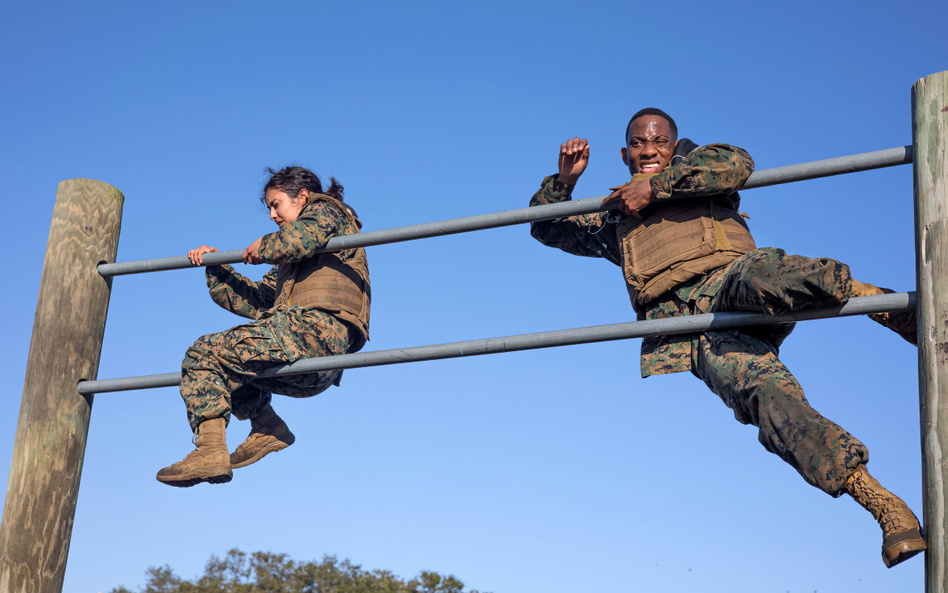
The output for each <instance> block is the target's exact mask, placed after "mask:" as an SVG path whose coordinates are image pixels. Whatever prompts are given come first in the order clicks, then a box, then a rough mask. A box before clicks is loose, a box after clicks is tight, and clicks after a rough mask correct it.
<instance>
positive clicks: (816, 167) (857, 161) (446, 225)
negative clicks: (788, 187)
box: [98, 146, 912, 276]
mask: <svg viewBox="0 0 948 593" xmlns="http://www.w3.org/2000/svg"><path fill="white" fill-rule="evenodd" d="M911 162H912V147H911V146H903V147H901V148H889V149H887V150H877V151H875V152H866V153H862V154H855V155H850V156H843V157H837V158H833V159H826V160H822V161H813V162H809V163H802V164H799V165H788V166H786V167H776V168H773V169H763V170H761V171H756V172H754V173H753V174H751V176H750V178H749V179H748V180H747V183H745V184H744V188H743V189H753V188H755V187H765V186H768V185H776V184H779V183H790V182H792V181H804V180H807V179H816V178H818V177H830V176H832V175H841V174H844V173H855V172H857V171H868V170H871V169H881V168H883V167H893V166H895V165H905V164H908V163H911ZM604 197H605V196H598V197H594V198H584V199H581V200H572V201H569V202H560V203H558V204H546V205H543V206H534V207H533V208H519V209H516V210H506V211H504V212H494V213H492V214H481V215H478V216H467V217H465V218H454V219H451V220H443V221H440V222H428V223H424V224H415V225H411V226H404V227H398V228H394V229H384V230H379V231H367V232H365V233H360V234H358V235H345V236H342V237H333V238H332V239H330V240H329V242H328V243H327V244H326V247H325V248H324V249H322V250H320V252H329V251H341V250H343V249H353V248H355V247H370V246H372V245H385V244H387V243H398V242H401V241H411V240H415V239H427V238H429V237H440V236H442V235H453V234H456V233H466V232H470V231H480V230H484V229H493V228H499V227H504V226H511V225H515V224H524V223H528V222H539V221H542V220H554V219H556V218H564V217H567V216H575V215H578V214H589V213H591V212H602V211H605V210H615V209H617V208H618V204H617V203H612V204H609V205H608V206H605V207H604V206H602V199H603V198H604ZM242 255H243V250H242V249H236V250H232V251H221V252H218V253H209V254H207V255H205V256H204V263H205V265H208V266H216V265H221V264H233V263H237V262H239V261H241V256H242ZM192 267H194V266H193V265H192V264H191V261H190V260H189V259H188V258H187V256H184V255H181V256H178V257H165V258H160V259H146V260H139V261H131V262H122V263H114V264H100V265H99V267H98V271H99V274H101V275H103V276H120V275H124V274H140V273H143V272H158V271H162V270H178V269H183V268H192Z"/></svg>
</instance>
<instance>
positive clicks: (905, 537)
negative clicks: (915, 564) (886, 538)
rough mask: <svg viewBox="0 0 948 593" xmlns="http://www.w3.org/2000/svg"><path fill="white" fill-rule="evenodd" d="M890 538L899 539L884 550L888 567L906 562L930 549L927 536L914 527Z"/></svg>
mask: <svg viewBox="0 0 948 593" xmlns="http://www.w3.org/2000/svg"><path fill="white" fill-rule="evenodd" d="M890 539H895V540H897V541H895V542H893V543H890V545H889V547H888V548H886V549H885V550H883V552H882V561H883V562H884V563H885V566H886V568H892V567H893V566H895V565H896V564H900V563H902V562H905V561H906V560H908V559H909V558H911V557H912V556H915V555H916V554H918V553H919V552H924V551H925V550H926V549H928V546H927V545H926V544H925V538H924V537H923V536H922V534H921V532H920V531H916V530H914V529H913V530H911V531H908V532H905V533H901V534H898V535H896V536H894V537H893V538H890Z"/></svg>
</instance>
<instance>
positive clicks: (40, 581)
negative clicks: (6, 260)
mask: <svg viewBox="0 0 948 593" xmlns="http://www.w3.org/2000/svg"><path fill="white" fill-rule="evenodd" d="M124 200H125V198H124V196H123V195H122V193H121V192H120V191H119V190H117V189H115V188H114V187H112V186H111V185H108V184H106V183H102V182H101V181H94V180H91V179H69V180H67V181H63V182H61V183H60V184H59V189H58V190H57V192H56V205H55V207H54V208H53V222H52V225H51V227H50V231H49V243H48V244H47V245H46V261H45V263H44V265H43V276H42V280H41V281H40V290H39V299H38V300H37V304H36V318H35V319H34V321H33V338H32V340H31V341H30V353H29V359H28V360H27V366H26V379H25V381H24V383H23V400H22V402H21V404H20V419H19V422H18V423H17V428H16V442H15V444H14V447H13V463H12V465H11V467H10V482H9V484H8V485H7V496H6V502H5V504H4V508H3V523H2V524H0V591H3V592H4V593H40V592H42V593H53V592H55V593H59V592H60V591H62V588H63V577H64V575H65V572H66V557H67V556H68V554H69V540H70V537H71V536H72V522H73V518H74V516H75V512H76V499H77V497H78V494H79V478H80V476H81V474H82V461H83V457H84V456H85V450H86V436H87V434H88V430H89V415H90V412H91V411H92V396H87V397H83V396H81V395H79V393H78V392H77V391H76V383H78V382H79V381H80V380H82V379H94V378H95V377H96V373H97V372H98V367H99V353H100V352H101V350H102V335H103V334H104V333H105V317H106V313H107V312H108V307H109V294H110V290H111V281H110V280H107V279H105V278H103V277H102V276H100V275H99V274H98V272H96V265H97V264H99V263H100V262H114V261H115V252H116V250H117V248H118V238H119V231H120V230H121V226H122V204H123V202H124Z"/></svg>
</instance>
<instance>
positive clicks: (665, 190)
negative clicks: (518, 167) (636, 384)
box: [530, 139, 754, 377]
mask: <svg viewBox="0 0 948 593" xmlns="http://www.w3.org/2000/svg"><path fill="white" fill-rule="evenodd" d="M685 141H686V140H685V139H682V142H685ZM753 170H754V160H753V159H752V158H751V157H750V155H749V154H747V152H746V151H745V150H743V149H741V148H737V147H735V146H729V145H727V144H709V145H707V146H702V147H699V148H697V149H695V150H694V151H692V152H691V153H690V154H689V155H688V156H687V157H686V158H685V159H684V160H682V161H681V162H679V163H678V164H675V165H672V166H669V167H668V168H666V169H665V170H664V171H662V172H661V173H658V174H657V175H655V176H653V177H652V178H651V179H650V180H649V184H650V185H651V187H652V193H654V194H655V195H656V201H658V200H662V199H666V198H668V197H670V196H671V195H675V196H676V197H678V196H681V197H687V196H691V197H707V196H712V197H714V198H715V202H717V203H718V204H719V205H721V206H724V207H728V208H731V209H733V210H736V209H737V207H738V206H739V205H740V197H739V196H738V195H737V194H736V193H733V192H735V191H736V190H737V189H738V188H739V187H740V186H741V185H742V184H743V183H744V181H745V180H746V179H747V177H748V176H750V174H751V172H753ZM572 191H573V186H571V185H566V184H564V183H560V182H559V180H558V179H557V177H556V175H551V176H549V177H546V178H545V179H544V180H543V184H542V185H541V187H540V190H539V191H537V193H536V194H534V195H533V198H532V199H531V200H530V205H531V206H539V205H542V204H554V203H557V202H563V201H566V200H570V199H571V195H572ZM643 215H646V216H647V215H648V208H646V209H645V210H644V211H643ZM619 221H621V218H619V219H616V217H615V216H607V213H604V212H595V213H593V214H583V215H578V216H570V217H567V218H560V219H557V220H550V221H542V222H535V223H532V224H531V225H530V234H531V235H533V237H534V238H535V239H537V240H538V241H540V242H541V243H543V244H544V245H547V246H549V247H556V248H558V249H561V250H563V251H565V252H567V253H571V254H573V255H582V256H586V257H602V258H605V259H607V260H609V261H611V262H612V263H614V264H616V265H617V266H619V267H622V246H621V245H620V244H619V238H618V236H617V234H616V228H617V226H618V224H617V222H619ZM719 271H720V270H715V271H714V272H712V273H710V274H708V275H706V276H703V277H699V278H696V279H694V280H692V281H690V282H687V283H685V284H682V285H679V286H678V287H677V288H675V290H673V291H669V292H667V293H665V295H663V296H661V297H659V298H658V299H656V300H654V301H652V302H650V303H648V305H647V306H646V307H645V308H644V310H640V309H638V308H637V312H638V316H639V319H663V318H666V317H676V316H679V315H689V314H690V313H689V311H688V307H687V306H685V305H684V303H688V302H690V301H691V300H695V299H697V298H698V297H700V296H706V297H708V298H710V296H713V295H714V293H715V291H716V289H717V287H718V286H719V284H718V283H719V282H720V277H718V278H717V279H715V276H716V275H717V273H718V272H719ZM691 342H692V340H691V339H690V338H689V337H688V336H687V335H675V336H649V337H646V338H643V339H642V355H641V366H642V376H643V377H648V376H650V375H658V374H664V373H679V372H684V371H687V370H689V369H690V368H691V347H692V344H691Z"/></svg>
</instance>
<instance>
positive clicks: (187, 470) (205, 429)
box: [157, 418, 234, 488]
mask: <svg viewBox="0 0 948 593" xmlns="http://www.w3.org/2000/svg"><path fill="white" fill-rule="evenodd" d="M225 428H226V425H225V423H224V419H223V418H212V419H210V420H205V421H204V422H202V423H201V424H199V425H198V432H197V438H196V439H195V441H194V444H195V446H196V447H197V449H195V450H194V451H191V452H190V453H188V455H187V457H185V458H184V459H183V460H181V461H179V462H177V463H175V464H172V465H171V466H170V467H166V468H164V469H162V470H160V471H159V472H158V476H157V478H158V481H159V482H161V483H163V484H168V485H169V486H178V487H180V488H188V487H190V486H194V485H195V484H200V483H201V482H210V483H211V484H223V483H225V482H230V480H231V478H233V476H234V473H233V472H232V471H231V470H230V456H229V455H228V454H227V442H226V441H225V431H224V429H225Z"/></svg>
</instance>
